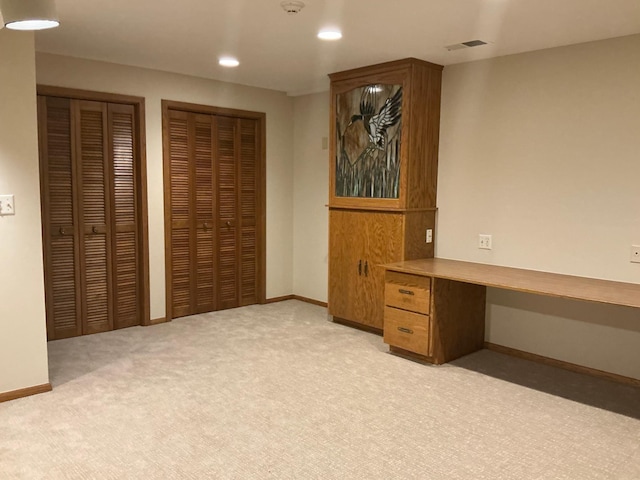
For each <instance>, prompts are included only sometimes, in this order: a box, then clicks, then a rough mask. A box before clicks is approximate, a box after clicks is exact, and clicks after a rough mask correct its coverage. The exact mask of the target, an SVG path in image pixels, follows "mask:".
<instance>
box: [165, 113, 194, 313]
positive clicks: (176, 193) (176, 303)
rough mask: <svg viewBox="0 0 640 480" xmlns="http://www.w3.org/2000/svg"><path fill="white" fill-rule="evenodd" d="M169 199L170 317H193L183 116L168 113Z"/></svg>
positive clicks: (186, 128)
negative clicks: (190, 315) (191, 315)
mask: <svg viewBox="0 0 640 480" xmlns="http://www.w3.org/2000/svg"><path fill="white" fill-rule="evenodd" d="M168 130H169V165H170V167H169V172H168V173H169V195H170V205H171V237H170V238H171V300H172V310H173V311H172V312H171V317H172V318H176V317H182V316H184V315H189V314H191V313H192V306H191V300H192V282H193V281H192V277H191V265H192V263H194V261H195V258H194V257H193V255H192V247H191V243H192V242H191V239H190V237H191V235H190V227H191V222H190V216H191V203H192V202H191V193H190V192H191V191H192V190H193V189H192V185H191V174H190V165H189V122H188V114H187V113H186V112H178V111H174V110H170V111H169V129H168Z"/></svg>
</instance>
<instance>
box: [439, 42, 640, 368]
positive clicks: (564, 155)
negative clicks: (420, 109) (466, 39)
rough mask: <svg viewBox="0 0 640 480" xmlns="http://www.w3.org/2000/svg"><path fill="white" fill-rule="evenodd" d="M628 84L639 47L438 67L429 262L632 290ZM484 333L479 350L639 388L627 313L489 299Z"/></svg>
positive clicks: (633, 190) (637, 343) (631, 97)
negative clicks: (490, 348) (530, 358)
mask: <svg viewBox="0 0 640 480" xmlns="http://www.w3.org/2000/svg"><path fill="white" fill-rule="evenodd" d="M639 85H640V35H636V36H632V37H625V38H619V39H613V40H607V41H601V42H594V43H588V44H581V45H575V46H569V47H562V48H556V49H550V50H544V51H538V52H531V53H526V54H521V55H513V56H508V57H502V58H497V59H493V60H486V61H479V62H472V63H467V64H460V65H453V66H448V67H446V68H445V70H444V78H443V92H442V123H441V137H440V138H441V149H440V167H439V185H438V207H439V212H438V232H437V242H436V254H437V256H439V257H444V258H456V259H462V260H471V261H477V262H482V263H493V264H497V265H509V266H516V267H524V268H531V269H535V270H547V271H551V272H560V273H567V274H574V275H584V276H591V277H597V278H605V279H612V280H619V281H627V282H635V283H640V264H633V263H630V262H629V256H630V246H631V245H632V244H635V245H637V244H640V214H639V210H638V208H639V207H640V161H638V158H639V157H638V152H640V93H639V92H640V89H639V88H638V86H639ZM479 233H487V234H491V235H493V250H491V251H483V250H479V249H478V248H477V241H478V234H479ZM488 320H489V321H488V324H487V334H486V338H487V340H488V341H490V342H494V343H498V344H501V345H507V346H510V347H513V348H518V349H522V350H525V351H529V352H534V353H538V354H541V355H545V356H549V357H553V358H558V359H561V360H565V361H569V362H573V363H577V364H581V365H586V366H590V367H592V368H598V369H602V370H607V371H611V372H615V373H619V374H622V375H627V376H631V377H634V378H640V311H639V310H633V309H629V308H620V307H607V306H600V305H589V304H583V303H582V304H581V303H579V302H572V301H562V300H555V299H543V298H539V297H535V296H530V295H525V294H516V293H509V292H504V291H500V290H491V291H490V292H489V295H488Z"/></svg>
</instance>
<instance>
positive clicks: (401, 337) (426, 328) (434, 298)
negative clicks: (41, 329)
mask: <svg viewBox="0 0 640 480" xmlns="http://www.w3.org/2000/svg"><path fill="white" fill-rule="evenodd" d="M485 296H486V289H485V287H484V286H481V285H474V284H470V283H464V282H458V281H454V280H449V279H444V278H435V277H429V276H422V275H415V274H409V273H402V272H397V271H393V270H387V271H386V274H385V307H384V341H385V343H387V344H389V346H390V350H391V351H392V352H394V353H397V354H400V355H404V356H409V357H413V358H417V359H420V360H425V361H427V362H430V363H435V364H441V363H446V362H449V361H451V360H455V359H456V358H459V357H461V356H463V355H466V354H468V353H471V352H475V351H476V350H479V349H481V348H482V346H483V343H484V308H485Z"/></svg>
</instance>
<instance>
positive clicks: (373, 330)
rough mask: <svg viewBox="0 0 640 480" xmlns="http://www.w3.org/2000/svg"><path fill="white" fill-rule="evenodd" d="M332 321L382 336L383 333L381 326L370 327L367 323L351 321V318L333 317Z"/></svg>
mask: <svg viewBox="0 0 640 480" xmlns="http://www.w3.org/2000/svg"><path fill="white" fill-rule="evenodd" d="M333 322H334V323H339V324H340V325H344V326H346V327H351V328H356V329H358V330H363V331H365V332H369V333H375V334H376V335H380V336H382V334H383V333H384V332H383V330H382V329H381V328H376V327H371V326H369V325H363V324H361V323H357V322H352V321H351V320H347V319H345V318H340V317H333Z"/></svg>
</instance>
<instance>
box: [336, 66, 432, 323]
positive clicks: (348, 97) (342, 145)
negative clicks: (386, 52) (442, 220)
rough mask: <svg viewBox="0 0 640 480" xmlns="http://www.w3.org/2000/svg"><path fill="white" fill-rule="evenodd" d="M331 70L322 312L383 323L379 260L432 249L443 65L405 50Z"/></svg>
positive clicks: (424, 254) (423, 253) (419, 255)
mask: <svg viewBox="0 0 640 480" xmlns="http://www.w3.org/2000/svg"><path fill="white" fill-rule="evenodd" d="M329 77H330V79H331V126H330V129H331V139H332V140H331V142H330V155H331V160H330V164H331V170H330V191H329V302H328V303H329V313H330V314H331V315H333V318H334V321H337V322H340V323H346V324H349V325H352V326H356V327H359V328H364V329H367V330H372V331H376V332H378V333H380V332H382V328H383V315H384V268H382V267H381V265H382V264H385V263H390V262H397V261H401V260H411V259H417V258H430V257H433V254H434V251H433V241H431V242H427V230H431V233H432V238H435V237H434V235H435V213H436V187H437V172H438V136H439V127H440V88H441V79H442V66H440V65H435V64H432V63H428V62H424V61H421V60H417V59H414V58H408V59H404V60H398V61H394V62H388V63H383V64H379V65H373V66H370V67H363V68H357V69H354V70H349V71H344V72H339V73H334V74H331V75H329Z"/></svg>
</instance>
